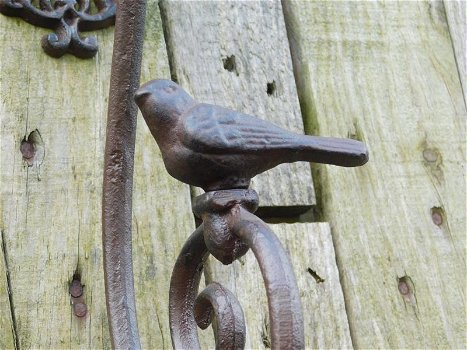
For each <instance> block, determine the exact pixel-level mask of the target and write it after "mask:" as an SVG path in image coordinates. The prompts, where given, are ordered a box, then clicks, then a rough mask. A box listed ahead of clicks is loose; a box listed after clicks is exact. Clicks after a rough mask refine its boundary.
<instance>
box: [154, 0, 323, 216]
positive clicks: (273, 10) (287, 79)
mask: <svg viewBox="0 0 467 350" xmlns="http://www.w3.org/2000/svg"><path fill="white" fill-rule="evenodd" d="M161 8H162V17H163V21H164V30H165V31H166V40H167V44H168V50H169V59H170V61H171V71H172V76H173V77H174V78H175V79H176V80H177V81H178V82H179V83H180V84H181V85H182V86H183V87H184V88H185V89H186V90H187V91H188V92H189V93H191V94H192V95H193V96H195V97H196V98H197V99H198V100H199V101H202V102H206V103H214V104H218V105H221V106H225V107H228V108H232V109H234V110H238V111H241V112H244V113H249V114H253V115H256V116H258V117H260V118H264V119H267V120H270V121H271V122H274V123H276V124H278V125H280V126H282V127H284V128H287V129H289V130H293V131H296V132H299V133H303V122H302V118H301V115H300V109H299V104H298V98H297V93H296V88H295V83H294V81H293V72H292V63H291V59H290V51H289V47H288V45H287V37H286V31H285V26H284V19H283V13H282V8H281V6H280V3H279V2H277V1H272V2H271V1H254V2H251V1H250V2H248V1H234V2H227V1H162V2H161ZM252 187H253V188H255V189H256V190H257V191H258V193H260V194H261V203H260V205H261V206H262V207H295V209H298V211H300V209H301V211H303V210H306V208H308V207H309V206H310V205H313V204H314V203H315V199H314V191H313V188H312V181H311V173H310V169H309V165H308V164H306V163H302V164H292V165H281V166H279V167H278V168H276V169H273V170H271V171H269V172H268V173H265V174H261V175H259V176H258V177H257V178H255V179H254V180H253V183H252ZM197 193H200V191H198V192H197ZM288 210H289V212H290V210H291V208H289V209H288ZM294 214H296V213H294Z"/></svg>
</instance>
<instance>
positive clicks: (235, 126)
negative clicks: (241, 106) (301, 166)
mask: <svg viewBox="0 0 467 350" xmlns="http://www.w3.org/2000/svg"><path fill="white" fill-rule="evenodd" d="M183 123H184V129H185V137H184V140H183V143H184V144H185V145H186V146H187V147H189V148H191V149H193V150H196V151H198V152H203V153H243V152H251V151H255V150H260V149H278V148H280V149H283V148H288V147H293V145H296V143H295V142H294V139H295V137H296V136H298V135H294V134H293V133H291V132H289V131H286V130H283V129H281V128H279V127H278V126H276V125H274V124H272V123H269V122H267V121H265V120H262V119H259V118H257V117H254V116H251V115H247V114H242V113H238V112H235V111H232V110H230V109H226V108H222V107H219V106H214V105H209V104H199V105H197V106H196V107H194V108H192V109H191V110H190V111H188V113H187V115H186V116H185V118H184V121H183Z"/></svg>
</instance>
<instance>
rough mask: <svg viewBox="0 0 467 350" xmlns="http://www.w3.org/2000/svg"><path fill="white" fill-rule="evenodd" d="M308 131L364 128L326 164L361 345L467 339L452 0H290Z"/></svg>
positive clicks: (322, 179) (328, 207)
mask: <svg viewBox="0 0 467 350" xmlns="http://www.w3.org/2000/svg"><path fill="white" fill-rule="evenodd" d="M283 5H284V9H285V15H286V22H287V27H288V34H289V40H290V43H291V46H292V52H293V53H292V55H293V57H294V58H293V60H294V66H295V72H296V81H297V86H298V89H299V95H300V98H301V101H302V111H303V112H304V114H305V117H306V124H307V130H308V132H313V133H319V134H321V135H334V136H352V137H355V138H358V139H361V140H363V141H364V142H365V143H366V144H367V145H368V147H369V150H370V161H369V163H368V164H367V165H365V166H364V167H362V168H358V169H340V168H336V167H332V166H316V168H315V170H316V173H315V174H318V177H317V178H315V182H316V183H319V186H317V193H318V202H319V207H320V209H321V211H322V215H321V217H320V219H322V220H327V221H329V222H330V223H331V228H332V233H333V238H334V244H335V249H336V256H337V262H338V266H339V271H340V274H341V281H342V284H343V289H344V296H345V300H346V306H347V308H346V309H347V313H348V317H349V323H350V329H351V334H352V340H353V344H354V346H355V347H357V348H458V349H461V348H462V349H464V348H466V338H465V312H464V310H465V286H466V265H465V247H466V232H465V227H466V203H465V193H466V191H465V190H466V187H465V162H466V159H465V118H466V109H465V104H464V101H463V96H462V91H461V88H460V84H459V77H458V73H457V68H456V63H455V59H454V53H453V50H452V43H451V40H450V36H449V31H448V27H447V22H446V17H445V14H444V8H443V4H442V3H441V2H350V1H347V2H304V1H303V2H302V1H284V2H283Z"/></svg>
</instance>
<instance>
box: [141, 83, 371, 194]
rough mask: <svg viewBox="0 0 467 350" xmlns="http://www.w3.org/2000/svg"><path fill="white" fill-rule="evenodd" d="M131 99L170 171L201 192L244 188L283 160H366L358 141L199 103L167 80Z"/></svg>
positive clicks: (347, 163)
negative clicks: (297, 130) (290, 128)
mask: <svg viewBox="0 0 467 350" xmlns="http://www.w3.org/2000/svg"><path fill="white" fill-rule="evenodd" d="M135 101H136V103H137V105H138V107H139V109H140V110H141V112H142V114H143V117H144V119H145V120H146V123H147V125H148V127H149V130H150V131H151V133H152V135H153V136H154V138H155V139H156V142H157V144H158V145H159V148H160V149H161V152H162V158H163V160H164V164H165V167H166V169H167V171H168V172H169V174H170V175H171V176H173V177H174V178H176V179H178V180H180V181H182V182H185V183H187V184H190V185H193V186H198V187H201V188H203V189H204V190H205V191H206V192H208V191H214V190H226V189H237V188H239V189H240V188H248V186H249V184H250V180H251V178H253V177H254V176H255V175H258V174H260V173H262V172H264V171H266V170H269V169H271V168H273V167H275V166H277V165H279V164H282V163H293V162H297V161H306V162H314V163H325V164H333V165H339V166H344V167H355V166H360V165H363V164H365V163H366V162H367V161H368V151H367V148H366V147H365V145H364V144H363V143H362V142H359V141H356V140H352V139H341V138H332V137H319V136H308V135H300V134H296V133H293V132H290V131H287V130H284V129H282V128H280V127H279V126H277V125H275V124H272V123H270V122H268V121H265V120H262V119H260V118H257V117H254V116H252V115H248V114H243V113H240V112H236V111H233V110H230V109H227V108H223V107H220V106H216V105H211V104H205V103H199V102H198V101H196V100H195V99H193V98H192V97H191V96H190V95H189V94H188V93H187V92H186V91H185V90H183V89H182V88H181V87H180V86H179V85H177V84H176V83H174V82H172V81H170V80H152V81H150V82H148V83H146V84H144V85H142V86H141V87H140V88H139V89H138V90H137V91H136V94H135Z"/></svg>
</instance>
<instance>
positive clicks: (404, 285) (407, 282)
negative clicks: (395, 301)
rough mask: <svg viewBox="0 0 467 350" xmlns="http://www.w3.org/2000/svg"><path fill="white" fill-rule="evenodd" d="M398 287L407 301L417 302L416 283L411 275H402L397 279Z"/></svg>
mask: <svg viewBox="0 0 467 350" xmlns="http://www.w3.org/2000/svg"><path fill="white" fill-rule="evenodd" d="M397 289H398V290H399V293H400V294H401V295H402V297H403V298H404V300H405V301H407V302H411V303H416V299H415V285H414V283H413V281H412V279H411V278H410V277H409V276H407V275H406V276H402V277H399V278H398V279H397Z"/></svg>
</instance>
